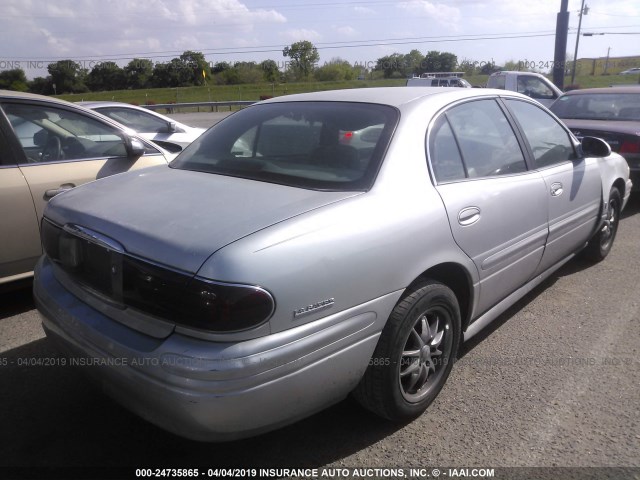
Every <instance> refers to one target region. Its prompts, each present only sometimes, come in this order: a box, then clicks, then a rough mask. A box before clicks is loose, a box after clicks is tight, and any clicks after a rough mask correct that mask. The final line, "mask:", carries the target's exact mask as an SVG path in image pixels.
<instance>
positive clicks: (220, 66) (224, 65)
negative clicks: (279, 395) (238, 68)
mask: <svg viewBox="0 0 640 480" xmlns="http://www.w3.org/2000/svg"><path fill="white" fill-rule="evenodd" d="M230 68H231V65H230V64H229V63H228V62H216V64H215V65H214V66H213V68H212V69H211V73H213V74H218V73H222V72H224V71H225V70H229V69H230Z"/></svg>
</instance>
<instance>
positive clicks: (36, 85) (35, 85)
mask: <svg viewBox="0 0 640 480" xmlns="http://www.w3.org/2000/svg"><path fill="white" fill-rule="evenodd" d="M52 84H53V81H52V80H51V76H47V77H46V78H45V77H36V78H34V79H33V80H31V81H30V82H29V91H30V92H31V93H39V94H40V95H51V94H52V93H53V86H52Z"/></svg>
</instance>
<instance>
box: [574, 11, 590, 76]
mask: <svg viewBox="0 0 640 480" xmlns="http://www.w3.org/2000/svg"><path fill="white" fill-rule="evenodd" d="M587 13H589V7H585V6H584V0H582V5H581V6H580V13H579V14H578V15H579V16H580V20H578V34H577V35H576V49H575V51H574V52H573V68H572V69H571V85H573V82H574V81H575V79H576V66H577V65H578V43H579V42H580V29H581V28H582V15H586V14H587Z"/></svg>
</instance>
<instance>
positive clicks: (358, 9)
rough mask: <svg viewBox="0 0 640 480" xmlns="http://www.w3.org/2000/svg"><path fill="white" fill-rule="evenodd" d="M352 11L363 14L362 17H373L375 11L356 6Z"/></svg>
mask: <svg viewBox="0 0 640 480" xmlns="http://www.w3.org/2000/svg"><path fill="white" fill-rule="evenodd" d="M353 11H354V12H356V13H360V14H364V15H375V14H376V11H375V10H373V9H372V8H369V7H361V6H356V7H353Z"/></svg>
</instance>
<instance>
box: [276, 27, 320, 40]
mask: <svg viewBox="0 0 640 480" xmlns="http://www.w3.org/2000/svg"><path fill="white" fill-rule="evenodd" d="M280 37H282V38H283V39H285V40H290V41H293V42H298V41H300V40H309V41H310V42H314V41H317V40H320V39H321V38H322V35H320V34H319V33H318V32H316V31H315V30H310V29H306V28H292V29H289V30H285V31H284V32H281V33H280Z"/></svg>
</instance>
